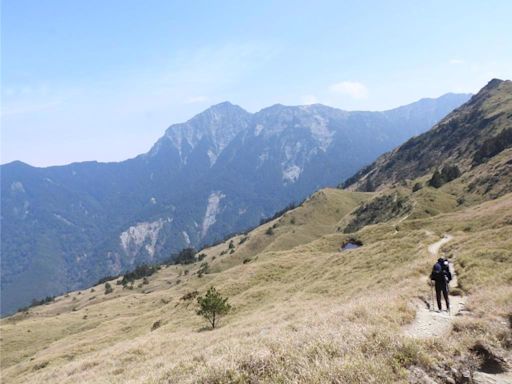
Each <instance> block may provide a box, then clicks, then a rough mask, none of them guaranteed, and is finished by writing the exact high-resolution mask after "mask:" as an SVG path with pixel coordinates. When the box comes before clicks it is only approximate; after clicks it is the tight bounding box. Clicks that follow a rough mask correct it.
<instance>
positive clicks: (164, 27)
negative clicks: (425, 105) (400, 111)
mask: <svg viewBox="0 0 512 384" xmlns="http://www.w3.org/2000/svg"><path fill="white" fill-rule="evenodd" d="M1 3H2V11H1V12H2V16H1V17H2V20H1V28H2V46H1V65H2V67H1V75H2V78H1V88H2V89H1V96H2V104H1V124H2V126H1V134H2V136H1V149H2V155H1V160H2V163H5V162H9V161H12V160H16V159H17V160H22V161H25V162H28V163H29V164H32V165H38V166H46V165H53V164H65V163H69V162H73V161H83V160H99V161H116V160H122V159H126V158H129V157H133V156H135V155H137V154H139V153H142V152H146V151H147V150H148V149H149V148H150V147H151V145H152V144H153V143H154V142H155V141H156V140H157V138H158V137H159V136H161V135H162V134H163V132H164V131H165V129H166V128H167V127H168V126H169V125H170V124H173V123H178V122H182V121H184V120H186V119H188V118H190V117H192V116H193V115H194V114H196V113H198V112H200V111H202V110H204V109H206V108H207V107H208V106H210V105H212V104H215V103H218V102H221V101H224V100H229V101H231V102H233V103H235V104H238V105H240V106H242V107H243V108H245V109H247V110H249V111H251V112H254V111H257V110H259V109H261V108H263V107H265V106H269V105H271V104H275V103H281V104H290V105H296V104H309V103H316V102H319V103H324V104H328V105H331V106H336V107H339V108H343V109H348V110H352V109H359V110H383V109H387V108H392V107H395V106H398V105H402V104H406V103H409V102H412V101H415V100H417V99H420V98H422V97H437V96H440V95H441V94H444V93H446V92H476V91H477V90H478V89H479V88H481V87H482V86H483V85H485V84H486V83H487V81H489V80H490V79H491V78H493V77H499V78H508V79H510V78H512V27H511V21H510V15H512V1H508V0H503V1H468V0H464V1H462V0H461V1H445V0H443V1H411V0H407V1H340V0H337V1H321V0H315V1H312V0H310V1H297V0H293V1H277V0H273V1H265V0H258V1H251V2H249V1H214V0H209V1H206V0H205V1H199V0H198V1H185V0H183V1H165V0H162V1H156V0H155V1H153V0H145V1H140V0H138V1H129V0H119V1H115V0H108V1H105V0H101V1H93V0H82V1H80V0H73V1H67V0H59V1H57V0H45V1H40V0H33V1H24V0H2V2H1Z"/></svg>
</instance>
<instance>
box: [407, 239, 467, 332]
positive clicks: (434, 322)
mask: <svg viewBox="0 0 512 384" xmlns="http://www.w3.org/2000/svg"><path fill="white" fill-rule="evenodd" d="M452 239H453V236H451V235H444V236H443V238H442V239H441V240H439V241H436V242H435V243H433V244H430V245H429V246H428V253H429V255H430V256H431V258H432V262H435V260H437V258H438V255H439V250H440V249H441V247H442V246H443V245H444V244H446V243H448V242H449V241H450V240H452ZM450 272H451V273H452V281H451V282H450V288H456V287H458V283H457V274H456V273H455V270H454V269H453V264H452V263H451V262H450ZM432 295H433V300H432ZM432 301H433V302H432ZM464 301H465V299H464V297H462V296H453V295H450V313H448V312H444V311H443V312H437V311H435V310H434V309H435V308H437V303H436V300H435V292H432V291H431V292H430V297H429V299H428V304H427V303H426V302H423V301H421V300H418V301H417V302H416V304H415V305H416V318H415V319H414V321H413V322H412V323H411V324H410V325H408V326H407V327H406V328H405V329H404V334H405V335H406V336H410V337H415V338H419V339H425V338H429V337H442V336H444V335H445V334H446V333H448V332H449V331H450V326H451V323H452V320H453V317H454V316H456V315H457V314H460V312H461V311H462V310H463V309H464ZM443 308H444V299H443Z"/></svg>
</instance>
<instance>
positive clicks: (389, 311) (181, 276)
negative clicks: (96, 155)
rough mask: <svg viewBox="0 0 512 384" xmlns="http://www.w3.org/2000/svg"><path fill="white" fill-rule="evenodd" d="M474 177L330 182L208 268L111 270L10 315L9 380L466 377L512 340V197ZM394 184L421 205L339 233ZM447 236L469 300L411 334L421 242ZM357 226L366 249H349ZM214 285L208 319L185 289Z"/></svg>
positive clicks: (420, 281)
mask: <svg viewBox="0 0 512 384" xmlns="http://www.w3.org/2000/svg"><path fill="white" fill-rule="evenodd" d="M474 177H477V175H476V174H475V175H472V174H468V175H467V181H470V180H473V178H474ZM417 181H421V180H415V182H417ZM467 181H466V179H457V180H454V181H452V182H451V183H448V184H446V185H444V186H443V187H442V188H440V189H434V188H429V187H424V188H423V189H421V190H419V191H416V192H414V193H413V192H412V189H411V188H410V186H407V185H405V186H402V187H399V188H398V189H392V190H385V191H383V192H380V193H379V194H372V193H359V192H348V191H343V190H333V189H327V190H321V191H319V192H317V193H316V194H314V195H313V196H312V197H311V198H310V199H308V200H307V201H306V202H305V203H304V204H303V205H302V206H301V207H299V208H296V209H295V210H292V211H289V212H287V213H286V214H285V215H284V216H282V217H280V218H278V219H276V220H274V221H272V222H269V223H267V224H265V225H263V226H261V227H258V228H256V229H255V230H254V231H252V232H250V233H249V234H247V235H241V236H237V237H235V238H233V239H230V240H228V241H227V242H225V243H222V244H219V245H217V246H215V247H212V248H210V249H207V250H204V253H205V254H206V255H207V256H206V257H205V259H204V260H203V261H202V262H204V261H206V262H207V263H208V265H209V271H210V272H209V273H207V274H205V275H203V276H202V277H198V275H197V274H196V272H197V270H198V269H199V267H200V264H201V263H196V264H193V265H190V266H170V267H167V268H163V269H162V270H160V271H159V272H158V273H156V274H154V275H153V276H151V277H149V279H148V280H149V281H148V284H142V280H139V281H137V283H136V284H135V288H134V289H133V290H129V289H122V287H121V286H120V285H116V284H115V281H113V282H111V284H112V286H113V288H114V292H113V293H110V294H105V293H104V290H105V289H104V286H103V285H100V286H96V287H93V288H92V289H88V290H84V291H81V292H72V293H70V294H69V295H67V296H63V297H59V298H57V300H56V301H55V302H54V303H51V304H48V305H43V306H39V307H35V308H32V309H30V310H29V311H28V312H27V313H20V314H17V315H15V316H12V317H10V318H7V319H4V320H2V321H1V324H0V330H1V335H2V336H1V337H2V376H3V380H4V381H5V382H9V383H34V382H61V383H76V382H87V383H140V382H142V383H175V382H180V383H181V382H184V383H187V382H190V383H192V382H203V383H232V382H239V383H243V382H264V383H279V382H282V383H285V382H299V383H324V382H335V383H368V382H378V383H396V382H407V381H408V380H409V379H410V378H411V372H418V371H420V372H424V373H425V374H427V375H428V376H430V377H437V376H439V375H442V376H443V375H444V376H445V377H448V376H451V377H453V378H454V380H458V379H457V377H458V376H457V375H460V372H463V371H464V370H475V369H477V368H478V366H479V364H481V363H479V362H478V360H477V357H476V355H475V353H472V352H471V349H472V348H473V347H474V346H475V345H476V344H477V343H484V344H485V346H486V348H489V349H492V350H493V351H497V352H496V353H499V354H504V355H506V354H507V353H508V352H507V348H510V346H511V345H512V339H511V337H510V326H511V325H510V323H509V322H510V319H511V318H512V288H511V287H512V284H511V283H512V240H510V239H512V226H511V224H512V195H511V194H508V195H505V196H503V197H500V198H498V199H495V200H492V201H488V202H481V201H483V200H484V199H480V200H478V199H477V198H476V193H475V195H474V196H473V195H471V194H470V193H467V194H466V193H465V192H464V191H465V190H466V187H467ZM394 194H400V195H401V196H403V197H404V199H406V200H407V202H408V204H410V206H411V207H412V208H411V209H410V210H409V211H407V212H404V213H403V214H402V213H400V214H399V215H398V216H393V215H388V216H387V215H377V216H376V218H375V219H374V223H369V222H366V223H365V224H366V226H364V227H362V228H361V229H359V230H357V231H355V232H352V233H344V228H345V226H346V225H347V224H348V223H350V222H351V221H352V220H354V218H355V217H357V212H358V211H359V210H360V207H361V206H364V205H368V206H370V207H371V206H373V205H372V204H371V201H378V199H379V198H381V197H382V196H384V195H394ZM461 194H464V196H466V197H467V201H465V202H464V203H462V204H459V203H457V199H459V200H460V197H461ZM384 209H385V208H384ZM426 210H428V212H427V211H426ZM269 228H272V234H270V231H269ZM444 233H450V234H452V235H453V236H454V240H453V241H452V242H450V243H448V244H447V245H445V246H444V247H443V250H442V251H443V252H444V253H446V254H447V255H448V256H449V257H451V258H452V259H453V260H454V261H455V263H456V268H457V270H458V272H459V280H460V285H461V286H462V288H463V291H462V292H461V293H462V294H464V295H467V310H468V312H467V313H465V314H464V316H461V317H459V318H457V320H455V322H454V326H453V328H452V330H451V331H450V333H449V334H448V335H446V337H444V338H443V339H427V340H416V339H413V338H410V337H407V336H404V334H403V332H402V329H403V327H404V326H406V325H407V324H409V323H411V322H412V321H413V319H414V316H415V306H414V304H413V303H414V302H415V301H416V300H418V298H422V299H428V297H429V287H428V286H427V284H426V278H425V276H426V275H427V274H428V272H429V270H430V268H431V264H432V263H433V261H434V260H433V259H432V256H430V255H429V254H428V252H427V246H428V245H429V244H430V243H433V242H435V241H437V240H438V239H439V238H440V236H441V235H442V234H444ZM352 237H353V238H357V239H358V240H360V241H362V242H363V246H362V247H360V248H358V249H354V250H349V251H340V245H341V244H342V243H344V242H345V241H346V240H347V239H349V238H352ZM231 240H232V244H233V245H232V246H231V248H230V245H229V244H230V242H231ZM233 247H234V248H233ZM232 250H233V251H232ZM187 271H188V272H187ZM212 285H213V286H215V287H216V288H217V289H218V290H219V291H220V292H221V293H222V294H223V295H226V296H228V297H229V301H230V303H231V304H232V305H233V311H232V313H231V314H229V315H227V316H226V317H225V318H222V319H221V323H220V328H219V329H216V330H214V331H210V330H208V329H207V327H206V326H207V323H206V322H205V321H204V319H202V318H200V317H198V316H197V315H196V314H195V308H196V303H195V299H194V298H192V299H187V297H190V296H193V294H191V293H193V292H195V291H198V292H199V294H203V293H204V292H205V291H206V290H207V289H208V287H210V286H212ZM450 367H455V368H456V372H455V373H454V372H452V371H451V370H450Z"/></svg>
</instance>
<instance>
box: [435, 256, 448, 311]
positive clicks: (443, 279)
mask: <svg viewBox="0 0 512 384" xmlns="http://www.w3.org/2000/svg"><path fill="white" fill-rule="evenodd" d="M430 280H432V281H433V282H434V284H435V287H436V299H437V307H438V308H439V311H442V306H441V293H442V294H443V296H444V301H445V302H446V310H447V311H450V301H449V299H448V284H449V283H450V281H451V280H452V274H451V273H450V267H449V265H448V260H445V259H443V258H442V257H440V258H439V259H438V260H437V263H435V264H434V267H433V268H432V273H431V274H430Z"/></svg>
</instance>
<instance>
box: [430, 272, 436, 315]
mask: <svg viewBox="0 0 512 384" xmlns="http://www.w3.org/2000/svg"><path fill="white" fill-rule="evenodd" d="M430 297H431V298H432V309H431V310H432V311H435V307H434V284H432V280H430Z"/></svg>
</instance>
